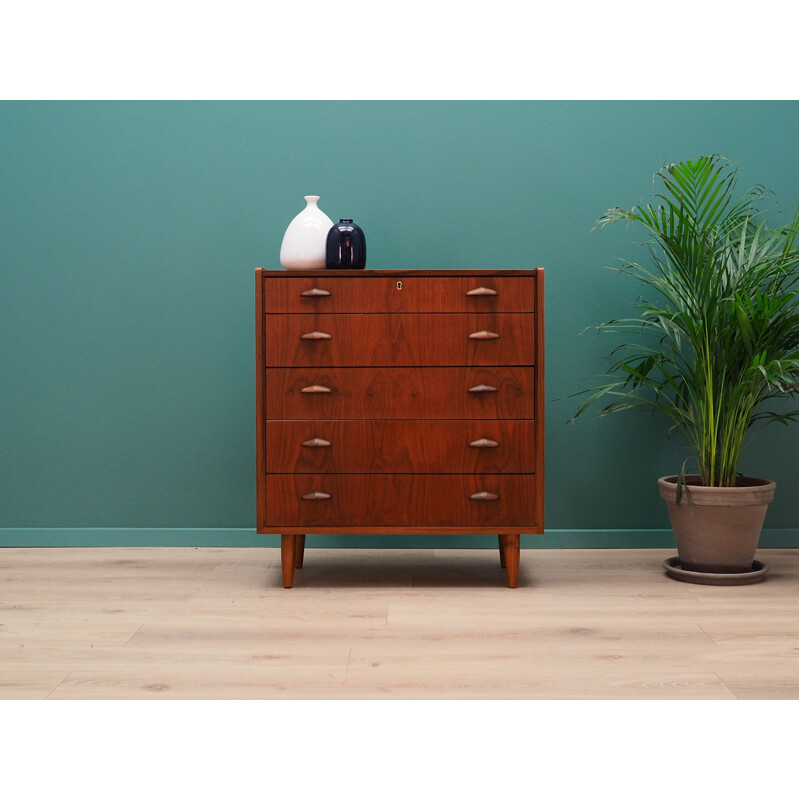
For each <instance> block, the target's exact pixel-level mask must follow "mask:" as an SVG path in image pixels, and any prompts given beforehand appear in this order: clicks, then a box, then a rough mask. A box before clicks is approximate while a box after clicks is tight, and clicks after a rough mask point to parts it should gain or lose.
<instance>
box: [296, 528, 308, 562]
mask: <svg viewBox="0 0 800 800" xmlns="http://www.w3.org/2000/svg"><path fill="white" fill-rule="evenodd" d="M294 538H295V540H296V543H297V546H296V547H295V551H294V566H295V569H303V554H304V553H305V550H306V535H305V534H304V533H298V534H297V535H296V536H295V537H294Z"/></svg>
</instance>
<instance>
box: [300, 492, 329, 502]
mask: <svg viewBox="0 0 800 800" xmlns="http://www.w3.org/2000/svg"><path fill="white" fill-rule="evenodd" d="M330 499H331V496H330V495H329V494H326V493H325V492H309V493H308V494H304V495H303V500H330Z"/></svg>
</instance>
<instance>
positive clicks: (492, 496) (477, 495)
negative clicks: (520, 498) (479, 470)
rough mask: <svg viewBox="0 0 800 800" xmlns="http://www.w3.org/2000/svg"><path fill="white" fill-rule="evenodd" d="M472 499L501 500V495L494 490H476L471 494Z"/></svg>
mask: <svg viewBox="0 0 800 800" xmlns="http://www.w3.org/2000/svg"><path fill="white" fill-rule="evenodd" d="M469 499H470V500H499V499H500V498H499V496H498V495H496V494H492V492H475V494H471V495H470V496H469Z"/></svg>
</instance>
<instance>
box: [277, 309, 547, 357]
mask: <svg viewBox="0 0 800 800" xmlns="http://www.w3.org/2000/svg"><path fill="white" fill-rule="evenodd" d="M534 331H535V321H534V315H533V314H327V315H318V316H317V315H313V316H312V315H305V314H284V315H279V314H268V315H267V316H266V320H265V341H266V365H267V367H309V366H344V367H347V366H362V367H403V366H410V367H415V366H417V367H419V366H424V367H437V366H453V365H458V366H462V365H486V364H492V365H507V366H513V365H518V364H521V365H531V364H533V363H534V356H535V335H534ZM484 332H486V333H484ZM473 334H481V337H482V338H470V336H471V335H473ZM488 334H492V336H489V335H488ZM484 336H487V337H488V338H483V337H484ZM303 337H307V338H303ZM312 337H313V338H312ZM493 337H496V338H493Z"/></svg>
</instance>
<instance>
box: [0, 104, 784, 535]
mask: <svg viewBox="0 0 800 800" xmlns="http://www.w3.org/2000/svg"><path fill="white" fill-rule="evenodd" d="M714 152H717V153H721V154H723V155H725V156H727V157H728V158H730V159H732V160H734V161H736V162H738V163H739V164H740V165H741V170H740V182H741V187H742V189H744V188H746V187H747V186H749V185H751V184H753V183H763V184H765V185H766V186H767V187H769V188H770V189H772V190H773V191H775V192H776V194H777V196H778V198H779V200H780V202H781V205H782V207H783V208H784V209H785V210H786V211H787V212H790V211H791V210H792V209H793V208H794V205H795V204H796V203H797V200H798V187H797V176H798V104H797V103H796V102H763V101H761V102H697V101H695V102H662V101H656V102H578V101H571V102H22V103H18V102H5V103H0V270H2V282H1V283H0V528H1V529H2V531H0V544H6V545H25V544H30V545H40V544H61V545H68V544H115V543H118V544H158V543H162V544H186V545H209V544H221V545H224V544H231V545H262V544H268V545H272V544H275V539H274V537H256V535H255V533H254V527H255V446H254V375H253V373H254V353H253V338H254V337H253V318H254V314H253V270H254V269H255V267H259V266H261V267H268V268H275V267H277V266H278V252H279V248H280V244H281V238H282V236H283V232H284V230H285V229H286V226H287V225H288V223H289V221H290V220H291V219H292V217H293V216H294V215H295V214H297V213H298V212H299V211H300V210H301V208H302V207H303V205H304V202H303V195H305V194H318V195H320V196H321V200H320V207H321V208H322V209H323V210H324V211H325V212H326V213H327V214H328V215H329V216H330V217H334V218H336V217H339V216H348V217H353V218H354V219H355V220H356V221H357V222H358V223H359V224H360V225H361V226H362V227H363V229H364V231H365V233H366V236H367V241H368V252H369V262H368V266H369V267H370V268H372V269H401V268H402V269H405V268H411V269H424V268H440V269H441V268H459V267H474V268H509V267H515V268H523V267H535V266H542V267H544V268H545V269H546V287H547V294H546V331H547V334H546V349H547V403H546V405H547V412H546V413H547V440H546V444H547V446H546V464H547V467H546V525H547V528H548V531H549V535H547V536H545V537H536V538H535V541H533V540H529V542H528V543H529V544H530V545H531V546H541V547H562V546H563V547H573V546H576V547H580V546H588V547H592V546H603V547H606V546H669V545H670V543H671V536H670V535H669V534H668V533H666V532H665V530H666V529H667V528H668V524H669V523H668V520H667V515H666V511H665V510H664V508H663V507H662V505H661V501H660V500H659V498H658V492H657V489H656V479H657V478H658V476H660V475H662V474H666V473H669V472H672V471H675V469H676V467H677V466H678V465H679V464H680V462H681V461H682V460H683V458H684V453H683V451H682V450H681V445H680V443H679V442H670V441H667V440H666V438H665V425H664V423H663V422H662V421H661V420H658V419H653V418H649V417H646V416H644V415H639V414H636V413H632V414H630V415H627V416H626V415H618V416H617V417H616V418H609V419H603V420H600V419H597V418H594V417H592V416H586V417H583V418H581V419H580V420H579V421H578V422H577V423H576V424H574V425H565V421H566V419H567V418H568V417H569V416H570V415H571V413H572V412H573V410H574V407H575V401H574V400H570V399H565V398H567V397H568V395H570V394H571V393H573V392H575V391H577V390H578V389H581V388H584V387H585V386H586V385H587V381H586V377H587V376H591V375H594V374H597V373H599V372H601V371H602V369H603V368H604V363H605V362H604V359H605V355H606V353H607V351H608V349H609V348H608V342H607V340H602V341H598V337H596V336H593V335H592V334H591V333H589V334H584V335H583V336H581V335H580V332H581V331H582V330H583V329H584V328H585V327H587V326H589V325H593V324H597V323H599V322H602V321H605V320H607V319H610V318H612V317H614V316H616V315H619V314H621V313H624V312H625V310H626V303H628V302H629V301H631V300H633V299H634V297H635V287H633V286H631V285H630V284H629V283H626V282H625V281H624V280H620V279H619V277H618V276H617V275H616V274H615V273H614V272H612V271H610V270H607V269H604V267H605V266H606V265H612V264H614V263H615V262H616V259H617V258H619V257H621V256H626V255H632V254H633V252H634V250H635V246H634V244H632V243H633V242H635V241H636V240H637V237H639V236H640V232H639V231H637V230H635V229H632V228H631V229H627V230H626V229H625V228H624V227H623V226H615V227H614V228H608V229H605V230H603V231H597V232H594V233H591V232H590V229H591V227H592V224H593V222H594V220H595V219H596V218H597V217H598V216H599V215H600V214H601V213H602V212H603V211H605V210H606V209H607V208H608V207H609V206H612V205H617V204H619V205H623V206H625V205H631V204H634V203H636V202H638V201H639V200H641V199H642V197H643V196H644V195H646V194H647V193H648V192H649V190H650V188H651V186H652V183H651V178H652V175H653V173H654V172H655V171H657V170H658V169H659V168H660V166H661V165H662V164H663V163H664V162H665V161H676V160H682V159H687V158H692V157H696V156H698V155H701V154H706V153H714ZM797 461H798V453H797V428H796V426H792V427H789V428H783V427H781V428H777V429H773V430H772V431H768V432H766V433H765V435H764V436H763V437H762V438H761V439H760V440H759V441H758V442H757V443H756V444H755V445H754V446H753V447H752V448H751V449H750V450H748V451H747V452H746V454H745V458H744V461H743V463H742V465H741V466H742V469H743V471H744V472H747V473H750V474H756V475H762V476H766V477H771V478H774V479H776V480H777V481H778V484H779V490H778V495H777V497H776V500H775V503H774V505H773V507H772V508H771V509H770V511H769V513H768V516H767V521H766V523H765V524H766V528H767V531H766V532H765V537H764V539H763V542H764V543H765V544H767V545H774V546H778V545H780V546H796V544H797V487H798V474H797ZM318 541H320V542H321V543H325V544H328V545H331V544H341V545H346V546H349V545H353V544H356V545H361V544H371V543H374V541H375V540H371V541H369V542H367V541H365V540H363V539H358V540H355V542H354V538H353V537H324V539H322V538H321V539H319V540H318ZM381 541H383V540H381ZM441 541H442V539H424V538H422V539H416V538H414V539H410V538H406V539H393V540H392V543H393V544H400V545H409V544H412V545H416V546H428V545H429V544H437V543H441ZM447 541H448V542H452V543H453V544H458V545H459V546H470V545H472V544H474V543H478V544H482V545H486V544H488V543H489V542H490V537H486V539H485V540H484V539H483V538H481V539H480V540H475V539H470V538H466V537H464V538H459V539H457V540H452V539H448V540H447ZM312 544H313V542H312Z"/></svg>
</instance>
